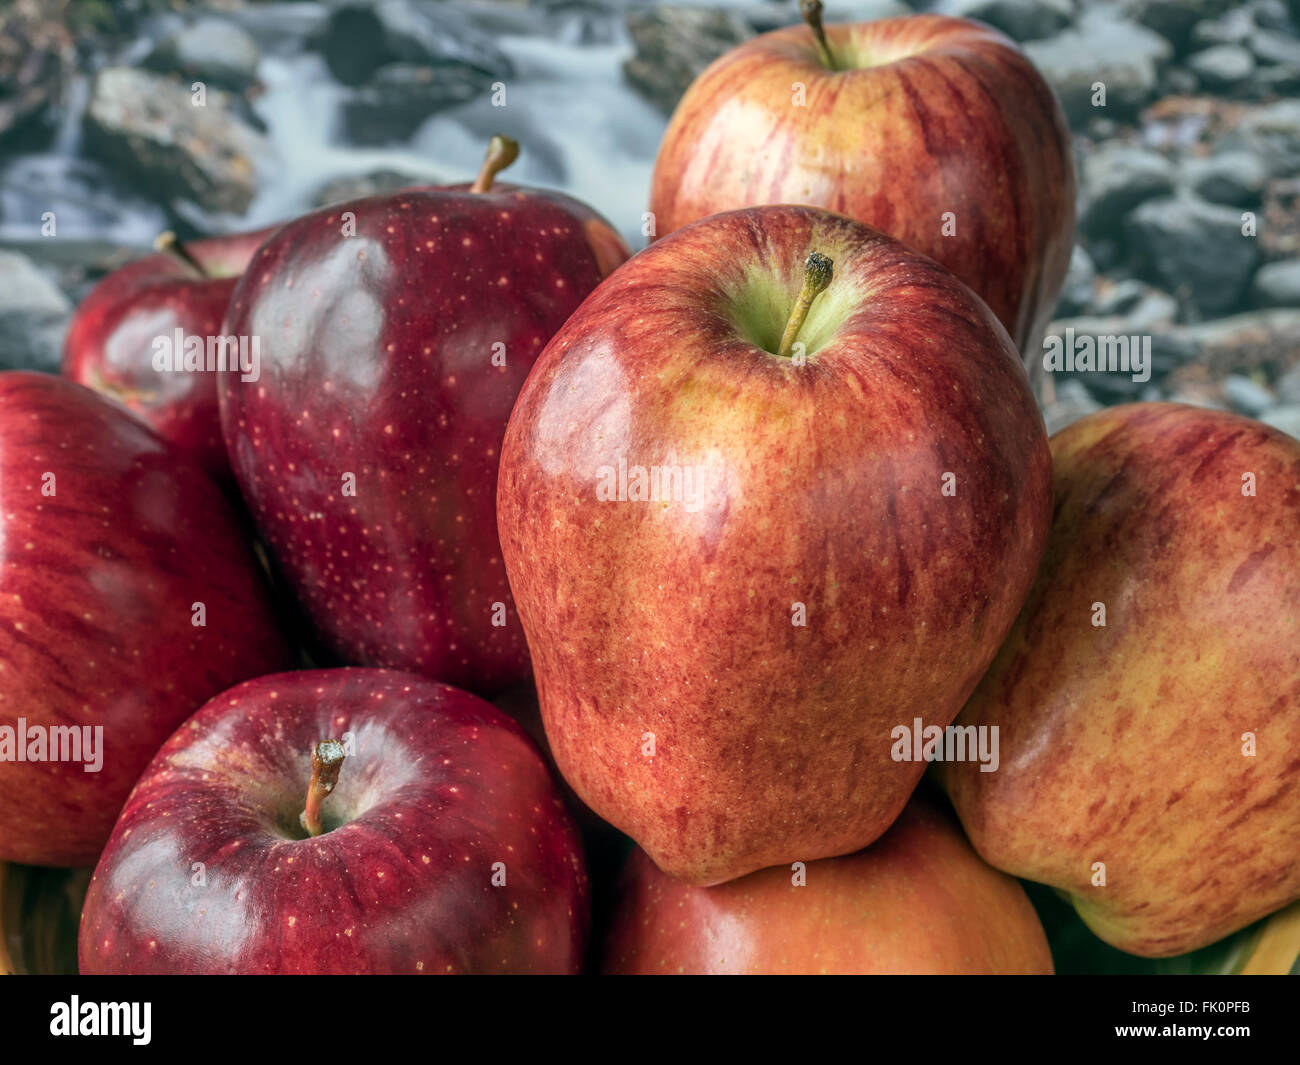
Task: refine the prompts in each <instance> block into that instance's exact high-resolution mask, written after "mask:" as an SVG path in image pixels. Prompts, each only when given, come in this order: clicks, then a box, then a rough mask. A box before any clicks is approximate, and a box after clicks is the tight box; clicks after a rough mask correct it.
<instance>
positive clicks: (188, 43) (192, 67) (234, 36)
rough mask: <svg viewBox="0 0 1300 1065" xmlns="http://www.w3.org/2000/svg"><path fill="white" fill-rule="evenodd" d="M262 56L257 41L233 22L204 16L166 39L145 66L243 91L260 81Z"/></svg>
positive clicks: (146, 60)
mask: <svg viewBox="0 0 1300 1065" xmlns="http://www.w3.org/2000/svg"><path fill="white" fill-rule="evenodd" d="M260 59H261V55H260V54H259V52H258V48H257V42H256V41H255V40H253V38H252V37H251V36H250V35H249V34H248V33H246V32H245V31H244V30H242V29H240V27H238V26H236V25H235V24H234V23H233V22H228V21H226V20H225V19H219V18H200V19H199V20H198V21H196V22H193V23H191V24H190V25H188V26H185V27H183V28H181V29H179V30H177V31H176V32H175V33H173V34H172V35H171V36H170V37H167V38H166V39H165V40H163V41H162V42H161V43H160V44H159V45H158V46H157V47H156V48H155V49H154V50H153V51H152V52H150V53H149V55H148V57H147V58H146V59H145V62H144V65H145V67H147V68H148V69H149V70H153V71H157V72H159V73H162V74H179V75H180V76H181V77H183V78H186V79H188V80H193V81H202V82H204V83H206V84H208V85H215V86H217V87H218V88H221V89H230V90H231V91H232V92H243V91H244V90H246V89H248V88H251V87H252V86H253V85H255V84H256V83H257V64H258V62H259V61H260Z"/></svg>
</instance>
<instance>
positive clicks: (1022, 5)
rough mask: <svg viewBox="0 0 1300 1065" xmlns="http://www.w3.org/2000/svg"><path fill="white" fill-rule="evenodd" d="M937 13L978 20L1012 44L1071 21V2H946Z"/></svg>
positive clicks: (1059, 28)
mask: <svg viewBox="0 0 1300 1065" xmlns="http://www.w3.org/2000/svg"><path fill="white" fill-rule="evenodd" d="M936 10H937V11H940V12H942V13H943V14H945V15H957V16H960V17H961V18H973V19H978V20H979V21H980V22H987V23H988V24H989V25H990V26H994V27H996V28H997V29H999V30H1001V31H1002V32H1003V33H1005V34H1006V35H1007V36H1008V37H1010V38H1011V39H1012V40H1013V41H1037V40H1041V39H1042V38H1044V37H1051V36H1052V35H1053V34H1054V33H1060V32H1061V31H1062V30H1063V29H1065V28H1066V27H1067V26H1069V25H1070V24H1071V23H1073V22H1074V14H1075V11H1074V3H1073V0H946V2H945V3H942V4H940V5H939V6H938V7H937V8H936Z"/></svg>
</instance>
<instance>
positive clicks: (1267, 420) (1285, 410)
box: [1259, 403, 1300, 439]
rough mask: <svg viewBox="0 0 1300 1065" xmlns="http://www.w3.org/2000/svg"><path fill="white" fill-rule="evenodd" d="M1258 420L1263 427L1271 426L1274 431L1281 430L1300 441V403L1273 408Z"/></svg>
mask: <svg viewBox="0 0 1300 1065" xmlns="http://www.w3.org/2000/svg"><path fill="white" fill-rule="evenodd" d="M1259 420H1260V421H1261V422H1263V423H1264V424H1265V425H1271V426H1272V427H1273V428H1274V429H1281V430H1282V432H1284V433H1288V434H1289V435H1291V436H1294V437H1296V438H1297V439H1300V403H1291V404H1287V405H1285V406H1282V407H1274V408H1273V409H1272V410H1270V411H1267V412H1266V413H1265V414H1263V415H1261V416H1260V419H1259Z"/></svg>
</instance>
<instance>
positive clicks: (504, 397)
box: [221, 138, 627, 695]
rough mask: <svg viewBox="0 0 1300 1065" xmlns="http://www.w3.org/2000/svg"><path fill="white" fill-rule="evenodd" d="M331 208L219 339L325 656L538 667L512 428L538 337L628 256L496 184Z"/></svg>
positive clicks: (231, 406) (530, 194) (287, 247)
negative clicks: (502, 492)
mask: <svg viewBox="0 0 1300 1065" xmlns="http://www.w3.org/2000/svg"><path fill="white" fill-rule="evenodd" d="M508 143H509V142H505V141H504V140H503V139H501V138H498V139H497V140H496V141H494V143H493V150H492V152H490V154H489V158H488V161H487V163H486V164H485V166H484V172H483V174H481V175H480V177H479V181H478V182H476V183H475V185H473V186H463V185H461V186H453V187H449V188H425V189H407V190H403V191H400V192H397V193H394V194H392V195H386V196H376V197H371V198H368V199H363V200H357V201H355V202H352V203H345V204H338V205H335V206H332V207H328V208H325V209H323V210H321V211H317V212H315V213H314V214H309V215H307V216H306V217H305V218H301V219H299V220H297V221H295V222H292V223H290V224H288V225H286V226H285V227H284V228H282V229H281V230H280V231H279V233H277V234H276V235H275V236H274V237H272V238H271V239H270V240H269V241H267V242H266V244H264V245H263V246H262V248H261V250H260V251H259V252H258V253H257V255H256V257H255V258H254V260H253V263H252V265H251V266H250V267H249V270H248V272H247V274H245V276H244V279H243V281H241V282H240V285H239V287H238V288H237V289H236V291H235V295H234V299H233V302H232V303H231V308H230V313H229V316H228V318H227V321H226V327H225V331H226V332H227V333H231V334H235V335H248V336H258V337H260V338H261V350H262V371H263V372H262V379H261V380H260V381H258V382H255V383H248V382H243V381H241V380H240V379H239V378H238V377H237V376H234V375H227V376H226V378H225V380H224V382H223V384H224V390H223V392H222V395H221V418H222V425H223V427H224V429H225V434H226V442H227V445H228V448H229V451H230V457H231V463H232V465H233V466H234V470H235V476H236V477H237V479H238V481H239V485H240V487H241V489H242V490H243V494H244V498H245V499H246V500H247V502H248V505H249V507H250V509H251V511H252V513H253V516H254V518H255V519H256V521H257V524H258V526H259V528H260V529H261V531H262V534H263V537H264V538H265V540H266V542H267V543H268V545H269V546H270V548H271V551H272V553H273V554H274V556H275V558H276V559H277V561H278V563H279V567H280V569H281V571H282V572H283V573H284V575H285V577H286V579H287V581H288V583H289V584H290V585H291V586H292V588H293V589H294V591H295V593H296V594H297V597H298V599H299V601H300V602H301V603H302V604H303V606H304V608H305V610H306V613H307V614H308V615H309V617H310V618H311V619H312V621H313V623H314V624H315V626H316V628H317V629H318V630H319V632H320V635H321V638H322V641H323V642H324V643H325V644H326V646H327V647H328V648H329V649H330V650H331V651H332V652H333V653H334V654H336V655H338V656H339V657H340V658H342V659H343V660H345V661H347V662H350V663H353V664H358V665H377V666H389V667H393V668H401V669H409V670H412V671H414V672H417V673H421V674H424V675H426V676H430V677H433V678H435V679H439V680H445V681H448V682H449V683H454V684H456V685H458V686H460V687H464V688H467V689H470V690H473V691H476V692H479V693H481V694H484V695H494V694H497V693H499V692H502V691H505V690H507V689H509V688H511V687H514V686H515V685H517V684H519V683H521V682H523V681H525V680H527V679H528V677H529V669H528V653H527V648H526V646H525V644H524V638H523V633H522V631H521V630H520V628H519V623H518V620H517V618H516V616H515V610H514V604H513V602H512V600H511V598H510V591H509V587H508V586H507V583H506V577H505V569H504V567H503V566H502V564H501V555H500V548H499V545H498V542H497V535H496V514H495V509H494V501H495V489H496V472H497V458H498V452H499V449H500V446H501V437H502V435H503V434H504V432H505V425H506V420H507V418H508V417H509V415H510V409H511V407H512V406H513V404H514V401H515V396H516V395H517V394H518V391H519V388H520V386H521V385H522V384H523V381H524V378H525V377H526V376H527V374H528V370H529V367H531V366H532V364H533V361H534V360H535V359H536V358H537V356H538V354H540V352H541V350H542V348H543V346H544V345H545V344H546V341H547V340H549V339H550V337H551V335H552V334H553V333H554V332H555V330H556V329H558V328H559V327H560V326H561V325H562V324H563V323H564V321H565V319H566V318H568V316H569V315H570V314H571V313H572V312H573V310H574V308H576V307H577V306H578V304H579V303H580V302H581V301H582V299H583V297H584V296H586V295H587V293H588V292H590V291H591V289H592V288H594V287H595V285H596V283H597V282H598V281H599V280H600V279H601V277H603V276H604V275H605V274H606V273H608V272H609V271H610V270H611V269H613V267H615V266H617V265H618V264H619V263H620V262H622V261H623V259H624V258H625V257H626V255H627V249H626V248H625V246H624V245H623V242H622V241H621V240H620V239H619V237H618V236H617V234H615V233H614V231H613V230H612V229H611V228H610V227H609V225H608V224H607V223H606V222H604V221H603V220H602V219H601V218H600V217H599V216H597V215H596V214H595V213H594V212H592V211H591V210H589V209H588V208H586V207H584V206H583V205H582V204H580V203H578V202H576V201H574V200H571V199H569V198H568V197H567V196H562V195H560V194H558V193H552V192H543V191H540V190H525V189H520V188H515V187H512V186H508V185H495V186H494V185H492V179H493V175H494V174H495V172H496V170H497V169H498V168H499V167H500V166H501V165H503V164H504V162H507V161H508V160H509V158H513V155H512V154H511V153H510V152H509V150H508V147H507V145H508Z"/></svg>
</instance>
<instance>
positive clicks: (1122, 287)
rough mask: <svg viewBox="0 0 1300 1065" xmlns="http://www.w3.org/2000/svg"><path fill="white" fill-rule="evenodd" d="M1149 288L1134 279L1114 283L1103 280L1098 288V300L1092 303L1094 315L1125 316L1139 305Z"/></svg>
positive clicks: (1107, 279)
mask: <svg viewBox="0 0 1300 1065" xmlns="http://www.w3.org/2000/svg"><path fill="white" fill-rule="evenodd" d="M1148 288H1149V286H1148V285H1144V284H1143V283H1142V282H1141V281H1137V280H1134V279H1133V278H1126V279H1125V280H1123V281H1112V280H1110V279H1109V278H1103V279H1102V282H1101V284H1100V285H1099V286H1098V292H1097V298H1096V299H1095V300H1093V302H1092V310H1093V313H1094V314H1100V315H1123V314H1128V312H1129V311H1130V310H1132V309H1133V308H1134V307H1136V306H1137V305H1138V303H1139V302H1140V301H1141V299H1142V297H1143V296H1145V295H1146V293H1147V290H1148Z"/></svg>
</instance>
